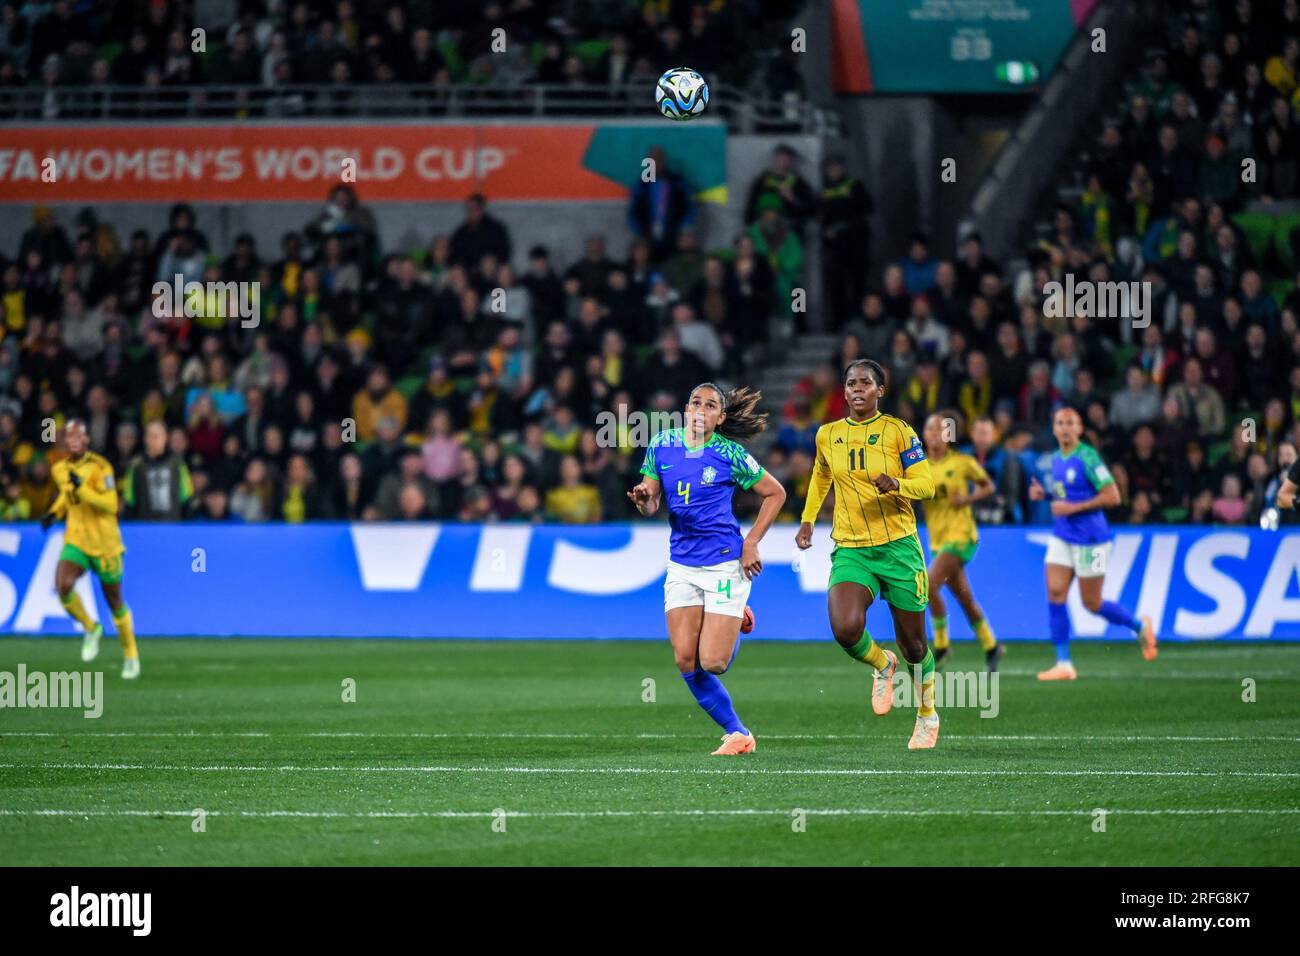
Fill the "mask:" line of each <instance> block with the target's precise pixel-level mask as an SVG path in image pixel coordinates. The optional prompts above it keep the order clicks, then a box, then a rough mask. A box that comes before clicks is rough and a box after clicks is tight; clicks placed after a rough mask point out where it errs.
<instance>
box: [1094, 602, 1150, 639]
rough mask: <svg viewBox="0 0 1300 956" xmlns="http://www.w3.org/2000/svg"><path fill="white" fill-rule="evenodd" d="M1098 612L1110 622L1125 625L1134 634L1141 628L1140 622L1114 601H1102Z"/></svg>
mask: <svg viewBox="0 0 1300 956" xmlns="http://www.w3.org/2000/svg"><path fill="white" fill-rule="evenodd" d="M1098 613H1099V614H1100V615H1101V616H1102V617H1104V618H1105V619H1106V620H1108V621H1110V623H1112V624H1118V625H1120V627H1127V628H1128V629H1129V630H1130V631H1132V632H1133V633H1134V634H1136V633H1137V632H1138V631H1140V630H1142V624H1141V622H1140V621H1138V619H1137V618H1135V617H1134V616H1133V615H1132V614H1130V613H1129V612H1128V611H1127V610H1126V609H1125V608H1122V607H1120V606H1119V605H1118V604H1116V603H1115V602H1114V601H1102V602H1101V610H1100V611H1099V612H1098Z"/></svg>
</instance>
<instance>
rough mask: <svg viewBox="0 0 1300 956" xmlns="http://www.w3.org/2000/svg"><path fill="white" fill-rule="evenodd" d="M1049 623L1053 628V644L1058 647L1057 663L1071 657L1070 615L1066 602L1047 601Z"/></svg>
mask: <svg viewBox="0 0 1300 956" xmlns="http://www.w3.org/2000/svg"><path fill="white" fill-rule="evenodd" d="M1047 623H1048V627H1049V628H1050V629H1051V634H1052V646H1053V647H1054V648H1056V660H1057V663H1061V662H1064V661H1068V660H1069V659H1070V615H1069V613H1068V612H1067V611H1066V610H1065V605H1064V604H1053V603H1051V602H1050V601H1049V602H1048V603H1047Z"/></svg>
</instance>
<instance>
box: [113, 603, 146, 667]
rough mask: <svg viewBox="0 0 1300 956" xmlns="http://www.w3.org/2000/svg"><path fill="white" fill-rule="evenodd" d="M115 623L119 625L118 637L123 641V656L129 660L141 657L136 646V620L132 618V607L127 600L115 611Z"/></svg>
mask: <svg viewBox="0 0 1300 956" xmlns="http://www.w3.org/2000/svg"><path fill="white" fill-rule="evenodd" d="M113 623H114V624H116V625H117V639H118V640H119V641H121V642H122V656H123V657H125V658H126V659H127V660H131V659H132V658H135V657H139V656H140V651H139V650H138V649H137V648H136V646H135V622H134V621H132V620H131V608H130V607H129V606H128V605H127V603H126V602H125V601H123V602H122V606H121V607H119V608H118V609H117V610H115V611H114V612H113Z"/></svg>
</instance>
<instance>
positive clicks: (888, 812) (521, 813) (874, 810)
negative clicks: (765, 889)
mask: <svg viewBox="0 0 1300 956" xmlns="http://www.w3.org/2000/svg"><path fill="white" fill-rule="evenodd" d="M799 809H800V810H801V812H803V813H805V814H807V815H808V816H811V817H965V816H978V817H1092V816H1095V815H1096V812H1095V811H1094V810H1005V809H1003V810H983V809H973V810H955V809H954V810H943V809H933V810H928V809H927V810H914V809H889V808H884V807H839V808H829V809H804V808H799ZM793 812H794V811H793V810H792V809H790V808H778V809H764V808H744V809H703V810H694V809H688V810H503V811H502V812H500V813H496V812H493V811H488V810H357V811H341V810H205V811H204V815H205V816H208V817H239V818H265V819H274V818H280V817H290V818H298V817H302V818H307V819H362V820H420V819H430V818H448V819H484V818H489V819H491V818H495V817H499V816H506V817H576V818H592V817H741V816H779V817H789V816H790V815H791V813H793ZM1106 812H1107V815H1108V816H1144V817H1154V816H1289V815H1293V814H1300V807H1278V808H1273V809H1259V808H1252V807H1207V808H1203V809H1190V808H1186V807H1178V808H1151V807H1147V808H1141V809H1131V810H1125V809H1114V810H1107V811H1106ZM193 816H194V811H193V810H103V809H92V810H70V809H33V810H4V809H0V817H87V818H89V817H185V818H190V817H193Z"/></svg>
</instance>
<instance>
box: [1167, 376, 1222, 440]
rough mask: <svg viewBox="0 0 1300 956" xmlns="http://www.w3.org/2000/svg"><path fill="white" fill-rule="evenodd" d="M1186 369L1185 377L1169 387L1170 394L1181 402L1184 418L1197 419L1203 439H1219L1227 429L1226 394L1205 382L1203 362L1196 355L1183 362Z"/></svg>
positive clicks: (1178, 402) (1179, 403)
mask: <svg viewBox="0 0 1300 956" xmlns="http://www.w3.org/2000/svg"><path fill="white" fill-rule="evenodd" d="M1182 370H1183V380H1182V381H1181V382H1179V383H1178V384H1176V385H1174V386H1173V387H1172V388H1170V389H1169V393H1168V397H1169V398H1170V399H1172V400H1173V401H1174V402H1176V403H1177V404H1178V409H1179V412H1180V413H1181V414H1182V415H1183V416H1184V417H1186V418H1189V419H1191V420H1192V421H1194V422H1196V427H1197V434H1198V435H1199V436H1200V437H1201V438H1203V439H1207V440H1213V439H1216V438H1218V437H1219V436H1221V435H1222V434H1223V433H1224V431H1225V430H1226V429H1227V411H1226V408H1225V406H1224V402H1223V396H1221V395H1220V394H1219V392H1218V390H1217V389H1216V388H1215V387H1214V386H1213V385H1210V384H1209V383H1207V382H1206V381H1205V375H1204V370H1203V368H1202V366H1201V362H1200V360H1199V359H1197V358H1196V357H1195V356H1193V357H1191V358H1188V359H1187V360H1186V361H1184V362H1183V366H1182Z"/></svg>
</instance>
